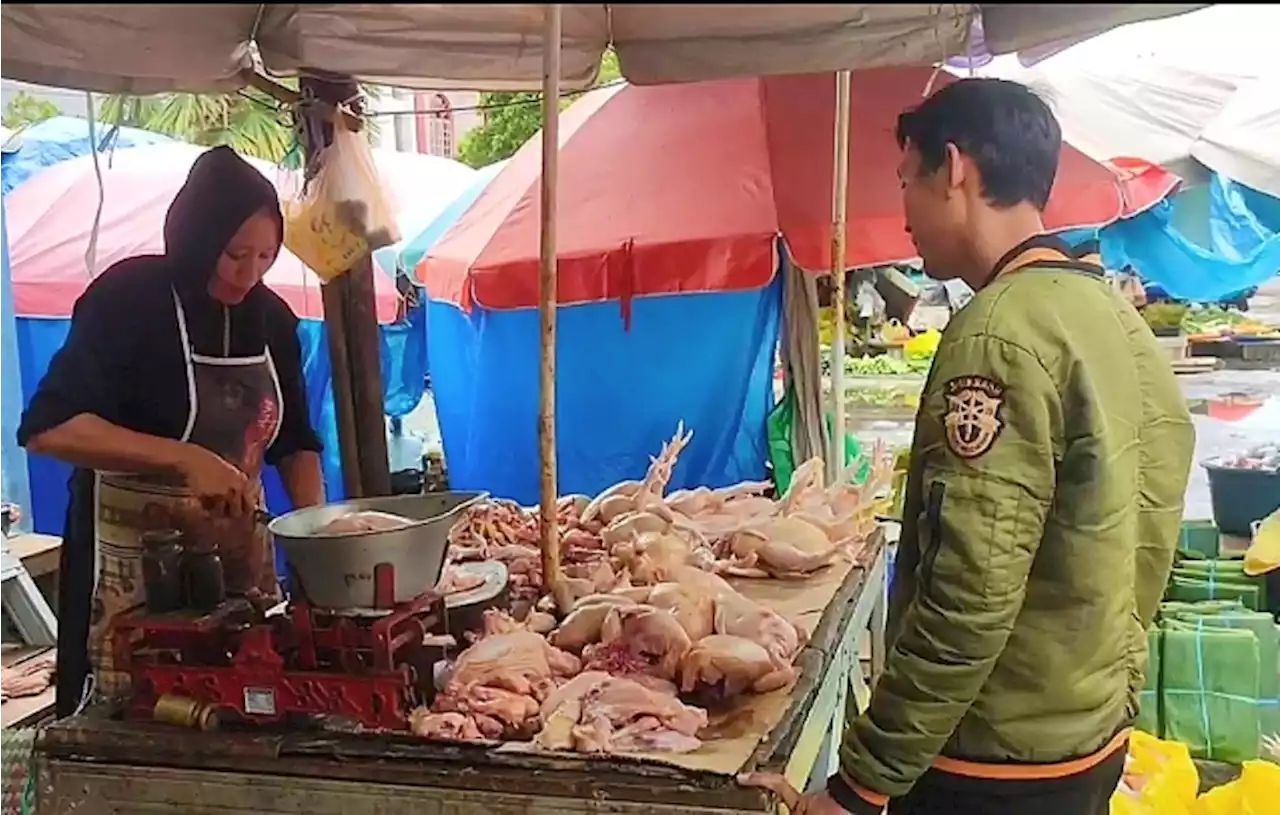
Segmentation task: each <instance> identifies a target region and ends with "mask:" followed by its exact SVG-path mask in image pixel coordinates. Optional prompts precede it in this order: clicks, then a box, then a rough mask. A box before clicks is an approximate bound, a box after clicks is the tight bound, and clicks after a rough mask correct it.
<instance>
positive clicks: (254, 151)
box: [100, 79, 381, 164]
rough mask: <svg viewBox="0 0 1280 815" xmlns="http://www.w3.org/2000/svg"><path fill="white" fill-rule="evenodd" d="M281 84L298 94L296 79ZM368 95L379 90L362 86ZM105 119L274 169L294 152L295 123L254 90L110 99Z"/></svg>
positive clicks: (373, 126) (369, 126) (370, 126)
mask: <svg viewBox="0 0 1280 815" xmlns="http://www.w3.org/2000/svg"><path fill="white" fill-rule="evenodd" d="M281 84H284V85H285V86H287V87H290V88H292V89H294V90H297V80H296V79H292V80H283V81H282V83H281ZM361 91H362V92H363V93H364V94H365V95H367V96H378V95H380V94H381V90H380V89H373V88H367V87H362V88H361ZM100 115H101V117H102V119H103V120H104V121H107V122H111V123H113V124H120V125H125V126H128V127H137V128H141V129H143V130H150V131H152V132H153V133H163V134H164V135H166V136H172V137H173V138H175V139H179V140H181V141H185V142H189V143H191V144H199V145H203V146H206V147H214V146H217V145H227V146H228V147H231V148H233V149H235V151H236V152H238V153H241V154H243V155H246V156H253V157H255V158H260V159H263V160H265V161H269V162H271V163H272V164H279V163H281V162H283V161H284V160H285V157H286V156H288V155H289V154H290V151H291V150H292V149H293V146H294V142H295V138H294V132H293V123H292V120H291V117H290V115H289V114H288V112H286V111H283V110H281V108H280V105H279V103H278V102H276V101H275V100H274V99H272V98H270V97H269V96H267V95H266V94H264V93H262V92H261V91H259V90H257V89H254V88H246V89H245V90H242V91H240V92H238V93H225V94H199V93H166V94H158V95H156V96H119V95H117V96H110V97H108V98H107V100H106V101H105V102H104V103H103V105H102V111H101V114H100ZM365 125H366V130H367V131H368V133H369V137H370V138H373V137H374V135H376V133H377V120H376V119H373V118H370V119H367V120H366V122H365Z"/></svg>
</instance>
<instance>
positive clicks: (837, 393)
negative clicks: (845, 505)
mask: <svg viewBox="0 0 1280 815" xmlns="http://www.w3.org/2000/svg"><path fill="white" fill-rule="evenodd" d="M835 101H836V110H835V113H836V115H835V134H834V139H833V141H834V151H835V152H834V156H833V162H832V165H831V166H832V173H831V282H832V287H831V307H832V309H833V310H834V315H833V316H834V317H835V326H834V328H835V331H834V334H833V336H832V338H831V396H832V408H831V453H830V455H829V456H828V457H827V474H828V477H829V478H831V479H832V483H835V482H837V481H840V482H843V481H844V472H845V461H844V434H845V423H844V408H845V404H844V397H845V393H844V361H845V360H844V357H845V325H846V322H845V286H844V282H845V260H844V258H845V251H844V246H845V220H846V219H845V208H846V205H847V204H848V200H849V72H848V71H839V72H837V73H836V100H835Z"/></svg>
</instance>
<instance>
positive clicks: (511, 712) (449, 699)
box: [431, 684, 539, 735]
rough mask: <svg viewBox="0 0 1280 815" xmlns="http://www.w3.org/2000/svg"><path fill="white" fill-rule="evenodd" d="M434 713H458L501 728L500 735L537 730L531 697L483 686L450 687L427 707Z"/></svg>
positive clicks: (536, 709) (536, 703) (536, 705)
mask: <svg viewBox="0 0 1280 815" xmlns="http://www.w3.org/2000/svg"><path fill="white" fill-rule="evenodd" d="M431 709H432V711H433V712H436V713H461V714H463V715H465V716H471V717H473V718H474V719H476V720H478V721H484V719H485V717H487V718H489V719H493V720H495V721H497V722H499V723H501V725H502V732H503V734H504V735H514V734H520V733H525V734H528V733H531V732H532V731H534V730H536V729H537V723H538V709H539V705H538V702H537V700H536V699H534V698H533V697H532V696H526V695H523V694H519V693H513V692H511V691H509V690H504V689H502V688H494V687H488V686H485V685H470V686H465V687H461V686H458V685H456V684H450V685H449V686H448V687H447V688H445V690H444V691H442V692H441V693H439V694H437V695H436V698H435V700H434V701H433V702H432V704H431Z"/></svg>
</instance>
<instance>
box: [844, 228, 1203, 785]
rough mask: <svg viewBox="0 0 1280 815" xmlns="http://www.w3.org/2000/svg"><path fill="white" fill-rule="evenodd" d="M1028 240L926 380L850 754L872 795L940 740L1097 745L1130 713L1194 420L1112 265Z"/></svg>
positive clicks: (1017, 759) (902, 778) (913, 774)
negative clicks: (1055, 253) (881, 639)
mask: <svg viewBox="0 0 1280 815" xmlns="http://www.w3.org/2000/svg"><path fill="white" fill-rule="evenodd" d="M1039 243H1041V244H1043V243H1046V241H1045V240H1044V239H1041V240H1040V241H1039ZM1036 251H1039V252H1040V259H1039V260H1032V261H1031V265H1028V266H1023V267H1021V268H1017V269H1015V270H1014V271H1011V272H1007V273H1005V274H1003V275H1001V276H1000V277H998V278H996V279H995V280H994V281H993V282H992V283H991V284H990V285H988V286H986V287H985V288H983V289H982V290H981V291H980V292H978V293H977V294H976V295H975V296H974V298H973V300H972V301H970V302H969V303H968V304H967V305H966V306H965V308H964V309H962V310H961V311H960V312H959V313H957V314H956V315H955V317H954V318H953V319H952V321H951V324H950V325H949V326H948V327H947V329H946V331H945V332H944V334H943V339H942V343H941V345H940V347H939V348H938V352H937V356H936V358H935V360H934V363H933V368H932V370H931V372H930V374H929V379H928V382H927V383H926V385H925V391H924V395H923V397H922V399H921V404H920V410H919V414H918V416H917V424H916V431H915V440H914V442H913V448H912V457H911V469H910V472H909V474H908V478H907V487H906V500H905V505H904V512H903V519H904V522H903V529H902V539H901V542H900V544H899V551H898V557H897V567H896V575H895V581H894V584H893V589H892V592H891V600H890V605H889V614H888V620H889V622H888V637H887V641H888V643H889V652H888V654H887V658H886V662H885V670H884V673H883V675H882V676H881V677H880V679H879V680H878V682H877V684H876V686H875V689H874V692H873V694H872V699H871V704H870V707H869V709H868V710H867V711H866V712H865V713H864V714H862V715H857V713H856V711H854V710H853V709H852V706H851V710H850V722H849V727H848V728H846V733H845V740H844V745H843V748H842V750H841V779H842V780H844V781H846V782H849V783H851V784H853V785H855V788H858V787H860V788H862V790H864V791H866V792H869V793H871V794H872V797H873V798H878V797H880V796H899V795H902V794H903V793H905V792H906V791H907V790H909V789H910V788H911V786H912V784H913V783H914V782H915V780H916V779H917V778H918V777H919V776H920V775H921V774H922V773H923V772H924V771H925V770H926V769H928V768H929V767H930V765H932V764H934V763H935V762H937V759H938V757H939V756H945V757H948V758H951V759H962V760H965V761H966V762H975V763H981V764H983V765H989V764H1002V763H1019V764H1021V763H1033V764H1050V763H1056V762H1062V761H1066V760H1070V759H1074V758H1078V757H1082V756H1088V755H1090V754H1091V753H1094V752H1096V751H1098V750H1099V749H1100V748H1102V747H1103V746H1104V745H1106V744H1107V743H1108V742H1111V741H1112V739H1113V736H1115V735H1116V734H1117V733H1118V732H1119V731H1121V730H1122V729H1124V728H1125V727H1127V726H1128V725H1129V724H1130V723H1131V722H1132V720H1133V718H1134V716H1135V714H1136V712H1137V701H1138V692H1139V690H1140V689H1141V687H1142V685H1143V682H1144V672H1145V669H1146V648H1147V639H1146V635H1145V631H1146V627H1147V625H1148V624H1149V623H1150V622H1151V621H1152V619H1153V618H1154V616H1155V612H1156V608H1157V605H1158V604H1159V601H1160V598H1161V595H1162V594H1163V592H1164V587H1165V584H1166V582H1167V580H1168V577H1169V572H1170V570H1171V568H1172V563H1173V555H1174V550H1175V547H1176V544H1177V540H1178V532H1179V528H1180V524H1181V521H1182V507H1183V500H1184V492H1185V490H1186V485H1187V478H1188V474H1189V471H1190V467H1191V456H1192V450H1193V446H1194V440H1195V434H1194V428H1193V426H1192V424H1191V418H1190V415H1189V414H1188V411H1187V407H1186V403H1185V400H1184V399H1183V397H1182V395H1181V393H1180V391H1179V388H1178V384H1177V382H1176V381H1175V379H1174V375H1173V371H1172V369H1171V366H1170V364H1169V361H1168V358H1167V356H1166V355H1165V354H1164V352H1163V351H1162V350H1161V349H1160V347H1159V346H1158V345H1157V343H1156V341H1155V338H1154V337H1153V336H1152V334H1151V331H1150V330H1149V329H1148V328H1147V326H1146V324H1145V323H1144V322H1143V320H1142V318H1141V317H1140V316H1139V314H1138V313H1137V311H1135V310H1134V308H1133V307H1132V306H1131V305H1130V304H1129V303H1127V302H1125V301H1124V300H1123V299H1122V298H1121V297H1120V296H1119V295H1118V294H1117V293H1116V292H1115V291H1114V290H1113V288H1112V287H1111V286H1110V285H1108V284H1107V283H1106V281H1105V280H1104V279H1103V278H1102V276H1101V270H1100V269H1097V268H1096V267H1085V266H1084V264H1081V263H1078V262H1074V261H1071V260H1070V259H1068V258H1066V257H1063V256H1061V255H1059V257H1060V258H1061V261H1060V262H1058V261H1055V260H1052V259H1050V260H1048V261H1046V260H1044V252H1043V250H1036ZM1011 254H1013V253H1011ZM1032 254H1033V255H1034V254H1035V252H1033V253H1032ZM1013 265H1014V266H1018V265H1020V264H1018V263H1017V262H1016V260H1015V262H1014V264H1013ZM1082 267H1083V268H1082ZM1090 272H1092V273H1090ZM944 763H945V764H947V765H955V764H956V762H946V761H945V759H944ZM944 769H945V767H944ZM993 777H994V776H993Z"/></svg>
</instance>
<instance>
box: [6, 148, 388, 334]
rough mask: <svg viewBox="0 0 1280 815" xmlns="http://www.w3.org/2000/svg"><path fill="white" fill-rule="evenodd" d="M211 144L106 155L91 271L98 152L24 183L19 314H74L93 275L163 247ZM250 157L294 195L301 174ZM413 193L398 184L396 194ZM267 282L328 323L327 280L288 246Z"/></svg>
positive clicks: (384, 301)
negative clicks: (179, 201) (172, 210)
mask: <svg viewBox="0 0 1280 815" xmlns="http://www.w3.org/2000/svg"><path fill="white" fill-rule="evenodd" d="M204 149H205V148H202V147H197V146H194V145H189V144H164V145H155V146H149V147H133V148H129V149H126V150H118V151H115V152H114V153H109V154H104V155H99V156H98V167H99V169H100V171H101V174H102V193H101V194H102V217H101V220H100V222H99V225H98V232H97V240H96V246H95V252H94V260H93V268H94V270H93V273H92V274H91V273H90V270H89V268H88V266H87V264H86V253H87V252H88V250H89V247H90V241H91V240H92V236H93V225H94V216H95V214H96V212H97V210H98V200H99V186H98V178H97V174H96V173H95V170H94V163H93V156H82V157H79V158H75V159H72V160H70V161H66V162H63V163H61V164H56V165H54V166H52V167H49V168H47V169H45V170H42V171H41V172H40V173H39V174H38V175H36V176H33V177H32V178H31V179H30V180H28V181H26V182H25V183H23V184H22V185H21V186H19V187H18V188H17V189H15V190H14V191H13V192H12V193H11V194H10V195H9V197H8V198H7V199H6V201H5V207H6V210H7V213H6V214H7V216H8V224H7V226H8V227H9V229H8V235H7V238H8V241H9V262H10V270H11V273H12V276H13V298H14V310H15V312H16V314H17V316H18V317H43V318H53V319H65V318H67V317H70V316H71V310H72V307H73V306H74V305H75V301H76V300H77V299H78V298H79V297H80V295H81V294H82V293H83V292H84V290H85V288H86V287H87V286H88V285H89V282H90V280H91V279H92V277H93V275H95V274H101V273H102V272H103V271H104V270H105V269H107V268H108V267H110V266H111V264H113V263H115V262H117V261H119V260H123V259H125V258H127V257H130V256H133V255H142V254H160V253H162V252H163V251H164V237H163V234H162V231H163V227H164V216H165V212H166V211H167V210H168V208H169V203H170V202H171V201H172V200H173V197H174V196H175V195H176V194H177V192H178V189H179V188H180V187H181V186H182V183H183V181H185V180H186V178H187V173H188V171H189V170H190V169H191V164H192V162H194V161H195V160H196V158H197V157H198V156H199V155H200V154H201V153H202V152H204ZM249 161H250V163H251V164H253V165H254V166H255V167H256V168H257V169H258V171H259V172H261V173H262V174H263V175H264V176H266V177H267V178H268V179H270V180H271V181H272V183H274V184H275V185H276V188H277V189H278V190H279V191H280V192H281V196H282V197H283V198H288V197H289V196H291V195H292V194H293V192H294V190H295V189H296V182H295V176H294V175H293V174H291V173H289V172H288V171H285V170H281V169H278V168H276V167H273V166H271V165H270V164H267V163H266V162H264V161H259V160H256V159H250V160H249ZM388 180H390V179H388ZM407 192H408V191H403V192H402V191H399V190H394V189H393V191H392V194H393V195H400V194H404V193H407ZM373 279H374V290H375V293H376V298H377V315H378V321H379V322H381V323H390V322H394V321H395V319H396V311H397V306H398V303H399V295H398V293H397V292H396V288H395V284H394V282H392V281H391V280H390V279H389V278H388V277H387V276H386V275H383V274H374V275H373ZM265 282H266V284H267V285H268V286H270V287H271V289H272V290H273V291H275V292H276V294H279V295H280V296H281V297H282V298H284V300H285V302H287V303H288V304H289V306H290V307H291V308H292V309H293V310H294V312H295V313H296V314H297V315H298V316H299V317H301V318H304V319H314V320H320V319H324V309H323V306H322V301H321V294H320V281H319V279H318V278H316V276H315V275H314V274H312V273H311V271H310V270H308V269H307V267H306V266H304V265H303V264H302V262H301V261H300V260H298V259H297V258H296V257H294V255H293V254H292V253H290V252H289V251H288V250H287V249H282V250H281V252H280V257H279V258H278V259H277V260H276V262H275V264H274V265H273V266H272V267H271V269H270V270H269V271H268V272H267V276H266V278H265Z"/></svg>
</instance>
